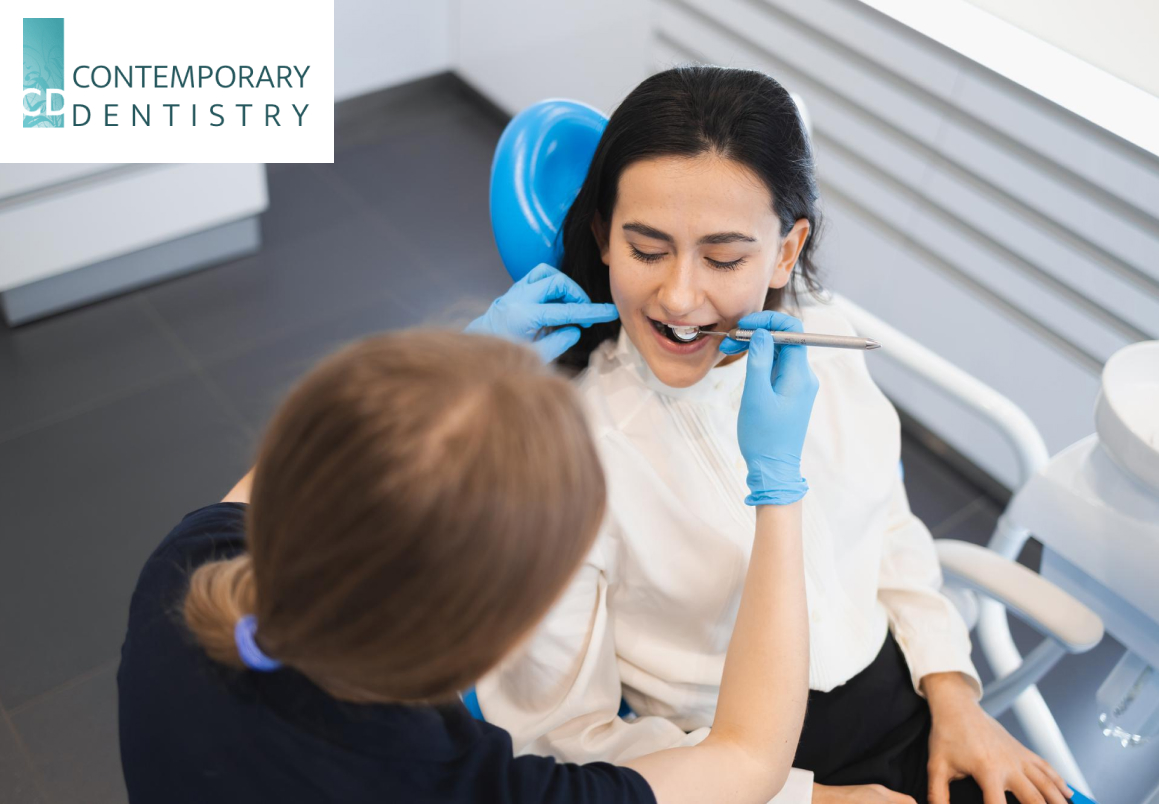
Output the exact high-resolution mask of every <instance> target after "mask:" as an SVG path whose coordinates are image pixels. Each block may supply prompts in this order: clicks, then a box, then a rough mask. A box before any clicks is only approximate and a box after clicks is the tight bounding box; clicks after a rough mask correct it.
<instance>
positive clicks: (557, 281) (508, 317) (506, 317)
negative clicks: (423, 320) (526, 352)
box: [464, 263, 619, 363]
mask: <svg viewBox="0 0 1159 804" xmlns="http://www.w3.org/2000/svg"><path fill="white" fill-rule="evenodd" d="M618 316H619V313H618V312H616V306H615V305H614V304H592V300H591V299H589V298H588V294H587V293H585V292H584V290H583V288H581V287H580V286H579V285H577V284H576V283H575V281H574V280H573V279H572V278H571V277H569V276H567V275H566V274H562V273H560V272H559V271H557V270H556V269H555V268H552V267H551V266H550V265H548V264H546V263H540V264H539V265H537V266H535V267H534V268H532V269H531V270H530V271H529V272H528V273H527V275H526V276H524V277H523V278H522V279H520V280H519V281H518V282H516V283H515V284H514V285H512V286H511V289H510V290H508V291H507V292H506V293H504V294H503V295H502V296H500V297H499V298H498V299H496V300H495V301H494V302H492V304H491V307H490V308H489V309H488V310H487V312H486V313H484V314H483V315H481V316H480V317H479V318H476V319H475V320H474V321H472V322H471V323H470V324H468V325H467V328H466V329H465V330H464V331H465V332H476V333H482V334H486V335H497V336H499V337H500V338H507V339H508V340H513V341H520V342H524V343H530V345H531V347H532V348H533V349H535V351H537V352H539V354H540V356H541V357H542V358H543V360H544V362H546V363H550V362H551V361H552V360H555V359H556V358H557V357H559V356H560V355H562V354H563V353H564V352H566V351H567V350H568V349H570V348H571V347H573V346H575V343H576V341H578V340H579V337H580V327H590V326H591V325H592V324H600V323H603V322H606V321H614V320H615V319H616V318H617V317H618ZM548 327H559V329H556V330H554V331H553V332H544V330H545V329H546V328H548Z"/></svg>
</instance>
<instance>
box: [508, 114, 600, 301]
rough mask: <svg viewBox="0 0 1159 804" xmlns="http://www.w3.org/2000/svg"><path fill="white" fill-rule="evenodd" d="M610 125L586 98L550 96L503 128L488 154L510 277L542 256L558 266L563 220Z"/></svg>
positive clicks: (518, 274)
mask: <svg viewBox="0 0 1159 804" xmlns="http://www.w3.org/2000/svg"><path fill="white" fill-rule="evenodd" d="M607 124H608V119H607V118H606V117H604V115H603V114H602V113H601V112H600V111H598V110H597V109H593V108H592V107H591V106H588V105H587V104H585V103H580V102H579V101H573V100H564V99H561V98H553V99H551V100H545V101H540V102H539V103H536V104H533V105H532V106H529V107H527V108H526V109H524V110H523V111H522V112H520V113H519V114H517V115H515V117H513V118H512V119H511V122H510V123H508V124H507V128H505V129H504V130H503V135H502V136H501V137H500V138H499V144H498V145H497V146H496V147H495V157H494V159H492V160H491V229H492V230H493V231H494V233H495V243H496V245H497V246H498V247H499V256H500V257H501V258H502V259H503V265H504V266H505V267H506V268H507V272H508V273H509V274H511V278H512V279H515V280H519V279H521V278H522V277H523V275H524V274H526V273H527V272H528V271H530V270H531V269H532V268H534V267H535V266H536V265H539V264H540V263H541V262H546V263H547V264H549V265H556V266H558V265H559V263H560V258H561V257H562V256H563V243H562V241H561V239H560V237H559V232H560V228H561V227H562V226H563V219H564V217H565V216H566V215H567V211H568V210H569V209H570V208H571V204H572V202H573V201H574V200H575V197H576V195H577V194H578V193H579V189H580V186H581V185H582V184H583V181H584V177H586V176H587V173H588V166H589V165H590V164H591V161H592V154H594V153H595V151H596V145H597V144H598V143H599V141H600V135H602V134H603V133H604V128H605V126H607Z"/></svg>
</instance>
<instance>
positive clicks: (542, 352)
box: [531, 327, 580, 363]
mask: <svg viewBox="0 0 1159 804" xmlns="http://www.w3.org/2000/svg"><path fill="white" fill-rule="evenodd" d="M579 339H580V331H579V328H578V327H564V328H562V329H557V330H556V331H555V332H549V333H548V334H547V335H544V336H543V337H542V338H540V339H539V340H537V341H535V342H533V343H532V344H531V345H532V346H533V347H534V348H535V351H537V352H539V356H540V357H541V358H543V362H545V363H550V362H551V361H552V360H555V359H556V358H557V357H559V356H560V355H562V354H563V353H564V352H566V351H567V350H568V349H570V348H571V347H573V346H575V345H576V342H577V341H578V340H579Z"/></svg>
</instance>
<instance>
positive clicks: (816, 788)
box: [813, 784, 917, 804]
mask: <svg viewBox="0 0 1159 804" xmlns="http://www.w3.org/2000/svg"><path fill="white" fill-rule="evenodd" d="M813 804H917V802H916V801H914V799H913V797H912V796H907V795H905V794H903V793H895V792H893V791H892V790H890V789H889V788H888V787H882V786H881V785H879V784H849V785H840V786H830V785H827V784H814V785H813Z"/></svg>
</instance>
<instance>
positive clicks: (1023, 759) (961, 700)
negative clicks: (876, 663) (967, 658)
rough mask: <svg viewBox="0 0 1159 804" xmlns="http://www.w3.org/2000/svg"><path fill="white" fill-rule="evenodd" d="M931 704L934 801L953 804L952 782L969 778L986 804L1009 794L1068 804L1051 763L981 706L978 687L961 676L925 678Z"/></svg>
mask: <svg viewBox="0 0 1159 804" xmlns="http://www.w3.org/2000/svg"><path fill="white" fill-rule="evenodd" d="M922 690H923V691H924V692H925V693H926V697H927V698H928V699H929V702H930V713H931V714H932V715H933V728H932V729H931V731H930V760H929V779H930V788H929V801H930V804H950V782H951V781H953V780H955V779H961V778H964V777H966V776H972V777H974V781H975V782H977V783H978V786H979V787H981V788H982V796H983V799H984V800H985V802H986V804H1004V802H1005V801H1006V791H1007V790H1009V791H1010V792H1012V793H1013V794H1014V795H1015V796H1016V797H1017V798H1018V800H1019V801H1020V802H1022V804H1043V803H1044V802H1049V804H1065V802H1066V801H1067V799H1068V798H1069V797H1070V796H1071V795H1072V793H1071V791H1070V788H1069V787H1067V784H1066V782H1064V781H1063V779H1062V777H1061V776H1059V775H1058V774H1057V773H1055V771H1054V768H1052V767H1050V765H1049V764H1047V762H1046V760H1044V759H1042V758H1041V757H1039V756H1038V755H1037V754H1035V753H1034V752H1032V751H1030V750H1029V749H1027V748H1026V747H1024V746H1023V745H1022V744H1021V743H1020V742H1018V741H1017V740H1015V739H1014V738H1013V737H1011V736H1010V734H1009V733H1008V732H1007V731H1006V729H1004V728H1003V727H1002V724H1000V723H999V722H998V721H997V720H995V719H994V718H992V717H990V715H988V714H986V712H985V711H983V709H982V707H981V706H979V705H978V702H977V700H976V699H975V697H974V695H975V693H974V688H973V686H972V685H970V683H969V682H967V681H966V680H965V679H964V678H963V677H962V676H961V675H960V674H958V673H934V674H931V675H928V676H925V677H924V678H923V679H922Z"/></svg>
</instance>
